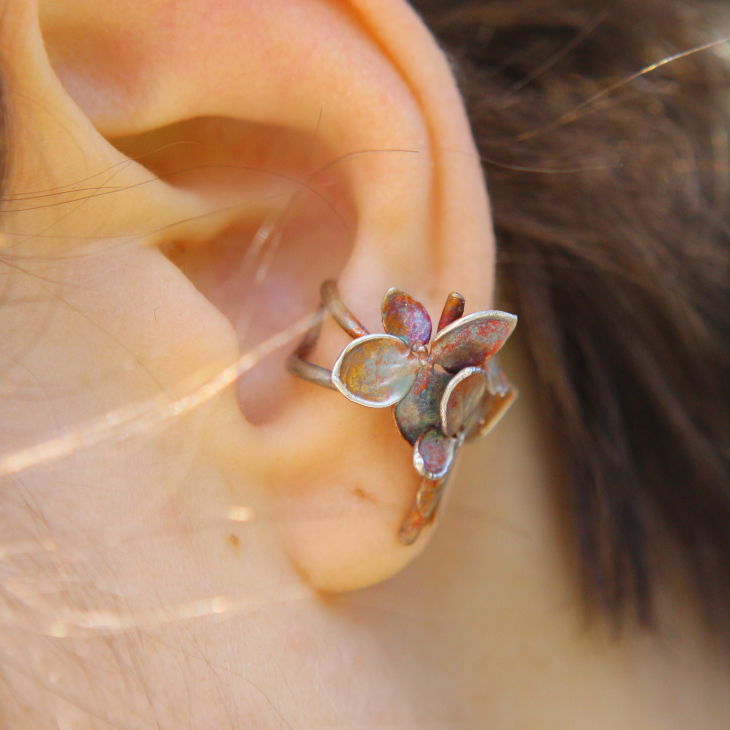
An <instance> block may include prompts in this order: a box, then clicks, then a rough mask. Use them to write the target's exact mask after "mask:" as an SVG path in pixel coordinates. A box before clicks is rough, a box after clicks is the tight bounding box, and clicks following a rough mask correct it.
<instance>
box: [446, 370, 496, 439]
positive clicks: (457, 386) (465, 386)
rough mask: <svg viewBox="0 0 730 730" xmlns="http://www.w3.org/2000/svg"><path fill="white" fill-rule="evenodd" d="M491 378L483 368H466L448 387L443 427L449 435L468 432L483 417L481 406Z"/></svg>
mask: <svg viewBox="0 0 730 730" xmlns="http://www.w3.org/2000/svg"><path fill="white" fill-rule="evenodd" d="M488 382H489V378H488V376H487V373H486V372H485V371H484V370H482V369H481V368H464V369H463V370H460V371H459V374H458V375H455V376H454V379H453V380H452V381H451V382H450V383H449V384H448V386H447V387H446V391H445V392H444V396H443V399H442V400H441V429H442V430H443V432H444V433H445V434H446V435H447V436H452V437H455V436H458V435H459V433H461V431H462V429H463V431H464V433H468V432H469V431H470V430H471V429H473V428H474V426H476V425H477V424H478V423H479V421H480V419H481V416H482V414H481V412H480V408H479V406H480V405H481V403H482V400H483V398H484V394H485V393H486V392H487V385H488Z"/></svg>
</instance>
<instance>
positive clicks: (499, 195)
mask: <svg viewBox="0 0 730 730" xmlns="http://www.w3.org/2000/svg"><path fill="white" fill-rule="evenodd" d="M414 5H415V6H416V7H417V9H418V10H419V11H420V12H421V13H422V15H423V16H424V19H425V20H426V22H427V23H428V24H429V25H430V27H431V30H432V31H433V32H434V33H435V34H436V36H437V37H438V38H439V40H440V42H441V44H442V46H443V48H444V49H445V50H446V52H447V53H448V54H449V55H450V57H451V59H452V61H453V65H454V68H455V71H456V74H457V77H458V79H459V81H460V84H461V87H462V91H463V93H464V96H465V99H466V103H467V107H468V111H469V115H470V119H471V124H472V128H473V131H474V135H475V138H476V141H477V145H478V148H479V151H480V154H481V155H482V159H483V161H484V170H485V173H486V175H487V178H488V185H489V191H490V195H491V200H492V206H493V215H494V220H495V226H496V232H497V242H498V265H499V270H498V274H499V282H500V286H501V289H502V296H503V297H505V298H506V299H507V301H508V303H509V306H510V307H513V309H512V310H511V311H516V312H517V313H518V314H519V316H520V326H521V329H522V333H523V335H524V339H525V342H526V345H527V347H528V350H529V353H530V356H531V359H532V361H533V364H534V370H535V373H536V375H537V378H538V387H539V388H540V390H541V392H542V394H543V396H544V400H545V403H546V405H547V410H548V412H549V414H550V417H551V423H552V430H553V432H554V435H555V439H554V440H555V443H556V444H557V445H558V447H559V448H561V449H562V452H563V454H562V456H563V458H564V463H565V464H566V470H567V473H568V479H567V480H566V481H567V482H568V489H569V492H570V494H569V499H570V504H571V508H572V521H573V526H574V534H575V539H576V544H577V546H578V549H579V555H580V559H581V572H582V578H583V585H584V587H585V589H586V594H587V596H588V597H589V598H590V599H592V601H593V602H594V603H597V604H598V605H599V606H600V607H602V608H603V609H604V610H605V612H606V613H607V614H608V615H609V616H610V617H612V618H613V619H614V621H615V622H616V624H617V625H620V624H621V622H622V621H623V620H625V619H626V618H631V617H633V618H636V619H638V621H639V622H640V623H642V624H644V625H649V624H651V623H652V621H653V620H654V619H655V617H656V613H655V598H656V588H657V587H658V584H659V581H660V578H661V576H662V573H669V572H670V570H668V569H667V568H671V567H672V566H669V565H668V563H670V562H671V561H672V558H671V557H670V556H672V555H674V554H675V553H677V552H678V554H680V555H681V556H682V561H681V562H682V563H683V567H684V568H685V573H686V574H687V575H690V576H691V578H692V580H693V582H694V586H695V589H696V596H697V598H698V600H699V604H700V606H701V607H702V609H703V613H704V616H705V618H707V619H709V620H710V622H712V623H713V624H717V623H718V622H721V623H722V624H723V625H725V626H727V622H728V621H730V600H729V599H730V529H728V525H730V418H729V416H730V408H729V406H730V238H729V236H730V208H729V206H728V203H729V202H730V153H729V150H730V141H729V140H730V137H729V132H730V125H729V121H730V120H729V119H728V91H729V90H730V85H729V82H730V73H729V70H728V64H727V62H726V61H725V60H724V58H723V57H722V52H723V51H724V50H727V48H728V47H729V46H728V44H727V43H726V44H724V45H718V46H715V47H714V48H711V49H709V50H707V49H706V50H703V51H701V52H697V53H694V54H692V55H689V56H685V57H682V58H679V59H677V60H676V61H672V62H671V63H667V64H663V65H662V66H661V67H660V68H656V69H652V70H650V71H649V72H648V73H645V74H641V75H637V71H639V70H641V69H644V68H647V67H651V66H652V65H653V64H657V62H659V61H661V60H662V59H666V58H668V57H670V56H673V55H675V54H680V53H683V52H685V51H688V50H690V49H693V48H700V47H702V46H703V45H705V44H707V43H708V42H712V41H715V40H717V39H718V38H719V34H718V31H717V30H714V29H717V28H727V27H728V23H727V22H726V18H725V17H724V16H723V14H722V13H723V5H722V4H721V3H717V2H715V3H712V2H683V1H682V2H680V1H674V0H666V1H662V2H659V1H658V0H653V1H651V2H642V3H636V2H632V0H610V1H609V2H605V1H601V2H598V1H596V0H539V1H538V2H536V1H535V0H508V1H507V2H502V1H501V0H496V1H490V0H484V1H482V2H473V1H471V0H463V1H458V0H457V1H453V0H450V1H445V0H444V1H441V0H419V1H418V2H415V3H414ZM621 80H628V81H629V83H623V84H619V83H617V82H620V81H621ZM606 89H609V90H610V91H611V93H606V94H602V92H603V91H604V90H606ZM587 101H591V102H592V103H586V102H587ZM675 548H676V549H675ZM677 549H678V550H677Z"/></svg>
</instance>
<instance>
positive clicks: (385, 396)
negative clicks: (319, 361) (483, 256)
mask: <svg viewBox="0 0 730 730" xmlns="http://www.w3.org/2000/svg"><path fill="white" fill-rule="evenodd" d="M321 296H322V304H321V306H320V309H319V312H318V315H317V318H316V323H315V324H314V326H313V327H312V328H311V329H310V330H309V331H308V332H307V333H306V334H305V336H304V338H303V339H302V341H301V342H300V343H299V346H298V347H297V349H296V350H295V351H294V352H293V353H292V354H291V355H290V356H289V358H288V360H287V370H288V371H289V372H290V373H291V374H292V375H295V376H296V377H298V378H302V379H303V380H306V381H308V382H310V383H314V384H315V385H319V386H322V387H324V388H330V389H331V390H338V391H339V392H340V393H342V394H343V395H344V396H345V397H346V398H349V399H350V400H351V401H353V402H354V403H358V404H360V405H363V406H368V407H370V408H387V407H392V409H393V416H394V418H395V423H396V426H397V427H398V430H399V431H400V434H401V436H403V438H404V439H406V441H408V443H410V444H411V445H412V446H413V465H414V467H415V468H416V470H417V471H418V473H419V474H420V475H421V476H422V477H423V481H422V483H421V486H420V488H419V490H418V492H417V494H416V497H415V500H414V502H413V505H412V506H411V508H410V510H409V512H408V514H407V515H406V517H405V519H404V520H403V522H402V524H401V527H400V530H399V532H398V538H399V540H400V541H401V543H403V545H411V544H413V543H414V542H415V541H416V540H417V539H418V536H419V535H420V533H421V530H422V529H423V527H424V526H426V525H428V524H430V523H431V522H433V521H434V520H435V519H436V515H437V512H438V506H439V503H440V501H441V497H442V495H443V492H444V488H445V486H446V483H447V481H448V478H449V475H450V473H451V471H452V467H453V465H454V463H455V460H456V454H457V453H458V451H459V449H460V448H461V446H462V445H463V444H464V443H465V442H466V441H471V440H473V439H475V438H478V437H479V436H484V435H486V434H487V433H489V432H490V431H491V430H492V428H494V426H495V425H496V424H497V422H498V421H499V420H500V419H501V418H502V416H503V415H504V414H505V413H506V412H507V409H508V408H509V407H510V406H511V405H512V403H514V401H515V399H516V398H517V395H518V391H517V389H516V388H515V387H514V386H513V385H512V384H511V383H510V382H509V380H508V379H507V376H506V375H505V373H504V371H503V370H502V369H501V368H500V366H499V365H498V364H497V362H496V360H495V359H494V355H495V354H496V353H497V351H498V350H499V349H500V348H501V347H502V345H504V343H505V342H506V341H507V338H508V337H509V336H510V335H511V334H512V332H513V330H514V328H515V325H516V324H517V317H516V316H515V315H514V314H508V313H507V312H500V311H496V310H491V311H484V312H475V313H474V314H469V315H466V316H464V297H462V296H461V295H460V294H457V293H456V292H452V293H451V294H449V296H448V297H447V299H446V304H445V305H444V309H443V312H442V314H441V318H440V320H439V324H438V328H437V331H436V334H435V335H434V337H433V339H432V338H431V331H432V325H431V318H430V317H429V315H428V312H427V311H426V308H425V307H424V306H423V305H422V304H421V303H420V302H418V301H417V300H416V299H414V298H413V297H411V296H410V295H408V294H406V293H405V292H403V291H400V290H399V289H390V290H388V292H386V294H385V297H384V298H383V304H382V319H383V328H384V329H385V333H386V334H371V333H370V332H368V330H367V329H366V328H365V327H364V326H363V324H362V323H361V322H360V321H359V320H358V319H357V318H356V317H355V316H354V315H353V314H352V312H350V310H349V309H348V308H347V307H346V306H345V304H344V303H343V302H342V300H341V299H340V295H339V293H338V291H337V284H336V283H335V282H334V281H325V282H324V283H323V284H322V287H321ZM325 310H326V311H327V312H329V314H330V315H332V318H333V319H334V320H335V321H336V322H337V324H339V325H340V327H342V329H343V330H345V332H347V334H348V335H350V337H352V338H353V341H352V342H351V343H350V344H349V345H348V346H347V347H346V348H345V349H344V350H343V351H342V353H341V354H340V356H339V357H338V359H337V362H336V363H335V365H334V367H333V369H332V370H331V371H330V370H327V369H326V368H323V367H320V366H319V365H314V364H313V363H311V362H309V361H308V359H307V358H308V357H309V355H310V354H311V352H312V351H313V350H314V347H315V346H316V344H317V340H318V338H319V334H320V330H321V327H322V317H323V314H324V312H325Z"/></svg>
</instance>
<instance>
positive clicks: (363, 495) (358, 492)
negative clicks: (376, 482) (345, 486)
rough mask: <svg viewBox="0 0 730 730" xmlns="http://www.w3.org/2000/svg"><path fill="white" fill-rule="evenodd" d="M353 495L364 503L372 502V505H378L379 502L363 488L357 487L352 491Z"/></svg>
mask: <svg viewBox="0 0 730 730" xmlns="http://www.w3.org/2000/svg"><path fill="white" fill-rule="evenodd" d="M352 493H353V494H354V495H355V496H356V497H357V498H358V499H360V500H362V501H363V502H371V503H372V504H377V500H376V499H375V498H374V497H373V496H372V495H370V494H368V493H367V492H366V491H365V490H364V489H362V488H361V487H355V489H353V490H352Z"/></svg>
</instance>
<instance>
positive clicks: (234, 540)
mask: <svg viewBox="0 0 730 730" xmlns="http://www.w3.org/2000/svg"><path fill="white" fill-rule="evenodd" d="M228 544H229V545H230V546H231V547H232V548H233V549H234V550H235V549H236V548H237V547H238V546H239V545H240V544H241V541H240V540H239V539H238V538H237V537H236V536H235V535H234V534H233V533H231V534H230V535H229V536H228Z"/></svg>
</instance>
